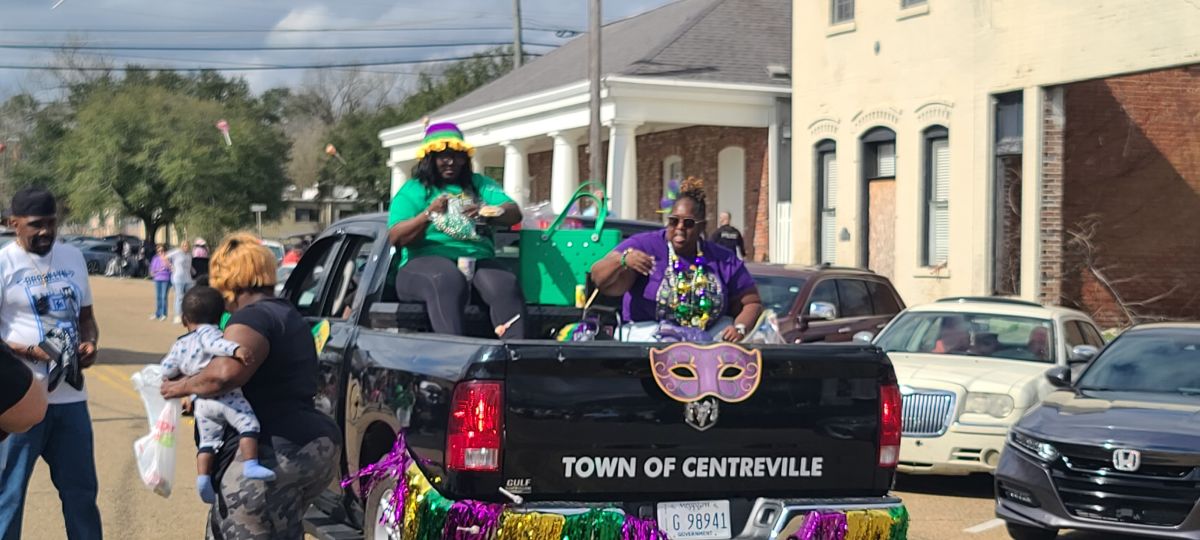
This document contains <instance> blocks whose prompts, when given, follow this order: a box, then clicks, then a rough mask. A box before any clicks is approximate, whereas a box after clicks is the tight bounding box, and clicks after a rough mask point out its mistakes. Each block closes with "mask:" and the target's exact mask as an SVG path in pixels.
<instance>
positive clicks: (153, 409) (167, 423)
mask: <svg viewBox="0 0 1200 540" xmlns="http://www.w3.org/2000/svg"><path fill="white" fill-rule="evenodd" d="M131 379H132V380H133V388H134V389H135V390H137V392H138V394H141V396H142V404H143V405H145V406H146V420H147V422H148V423H149V425H150V433H149V434H147V435H146V436H145V437H142V438H140V439H138V440H136V441H134V443H133V455H134V456H135V457H136V458H137V464H138V472H139V473H140V474H141V475H142V483H144V484H146V487H148V488H150V489H152V490H154V492H155V493H157V494H159V495H161V496H163V497H170V496H171V486H172V484H173V483H174V481H175V441H176V438H175V432H176V428H177V427H178V426H179V414H180V410H181V406H180V403H179V400H178V399H163V398H162V395H161V394H159V388H161V387H162V366H158V365H149V366H146V367H144V368H142V370H141V371H139V372H137V373H134V374H133V377H131Z"/></svg>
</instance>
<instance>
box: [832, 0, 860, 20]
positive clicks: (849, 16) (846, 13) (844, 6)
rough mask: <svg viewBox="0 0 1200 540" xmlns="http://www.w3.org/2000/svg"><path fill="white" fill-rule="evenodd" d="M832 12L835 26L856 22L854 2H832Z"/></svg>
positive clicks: (833, 0) (835, 0)
mask: <svg viewBox="0 0 1200 540" xmlns="http://www.w3.org/2000/svg"><path fill="white" fill-rule="evenodd" d="M830 1H831V5H830V8H831V9H830V10H831V12H832V15H833V17H832V20H831V22H832V23H833V24H839V23H844V22H850V21H853V20H854V0H830Z"/></svg>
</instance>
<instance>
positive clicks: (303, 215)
mask: <svg viewBox="0 0 1200 540" xmlns="http://www.w3.org/2000/svg"><path fill="white" fill-rule="evenodd" d="M319 219H320V218H319V216H318V215H317V209H316V208H297V209H296V223H316V222H317V221H319Z"/></svg>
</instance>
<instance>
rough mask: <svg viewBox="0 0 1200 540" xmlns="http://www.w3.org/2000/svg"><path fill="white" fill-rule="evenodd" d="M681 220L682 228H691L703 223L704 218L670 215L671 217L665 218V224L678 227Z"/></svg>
mask: <svg viewBox="0 0 1200 540" xmlns="http://www.w3.org/2000/svg"><path fill="white" fill-rule="evenodd" d="M681 222H682V223H683V228H685V229H692V228H695V227H696V225H699V224H701V223H704V220H703V219H692V218H683V219H679V216H671V217H668V218H667V226H668V227H678V226H679V224H680V223H681Z"/></svg>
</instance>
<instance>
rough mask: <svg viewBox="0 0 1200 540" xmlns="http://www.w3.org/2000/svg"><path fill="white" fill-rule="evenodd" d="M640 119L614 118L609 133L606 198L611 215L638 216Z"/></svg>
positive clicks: (634, 217)
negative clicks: (638, 134)
mask: <svg viewBox="0 0 1200 540" xmlns="http://www.w3.org/2000/svg"><path fill="white" fill-rule="evenodd" d="M638 125H639V122H634V121H629V120H614V121H612V122H611V123H610V124H609V136H608V179H607V184H608V197H609V200H610V201H611V202H610V204H611V207H610V209H609V210H610V211H611V212H612V215H613V216H615V217H619V218H624V219H637V215H638V212H637V202H638V196H637V194H638V177H637V134H636V131H637V128H638Z"/></svg>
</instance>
